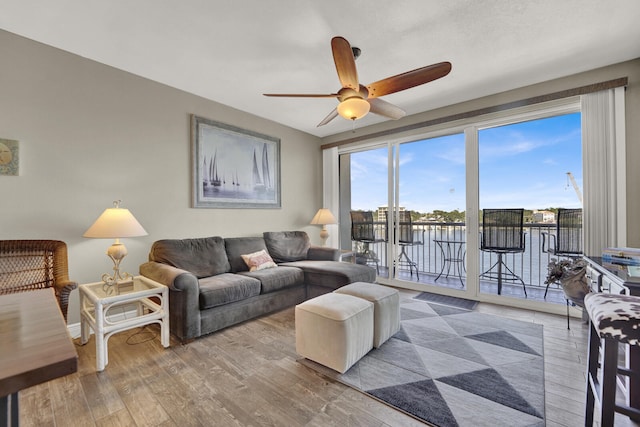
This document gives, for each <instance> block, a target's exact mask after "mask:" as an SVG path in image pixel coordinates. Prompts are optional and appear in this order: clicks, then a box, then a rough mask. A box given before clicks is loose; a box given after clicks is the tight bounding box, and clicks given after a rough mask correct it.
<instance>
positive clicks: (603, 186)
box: [580, 87, 627, 256]
mask: <svg viewBox="0 0 640 427" xmlns="http://www.w3.org/2000/svg"><path fill="white" fill-rule="evenodd" d="M580 102H581V111H582V145H583V159H582V162H583V165H582V167H583V171H584V183H583V187H584V188H583V193H584V206H583V229H584V253H585V255H589V256H601V255H602V249H604V248H606V247H620V246H626V240H627V239H626V232H627V219H626V159H625V125H624V118H625V111H624V87H618V88H614V89H609V90H605V91H601V92H594V93H590V94H586V95H581V97H580Z"/></svg>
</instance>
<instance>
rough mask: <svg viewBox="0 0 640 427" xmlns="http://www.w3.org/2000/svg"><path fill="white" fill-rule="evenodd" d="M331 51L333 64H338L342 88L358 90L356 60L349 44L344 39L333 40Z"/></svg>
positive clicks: (337, 68)
mask: <svg viewBox="0 0 640 427" xmlns="http://www.w3.org/2000/svg"><path fill="white" fill-rule="evenodd" d="M331 50H332V51H333V62H335V63H336V71H337V72H338V78H339V79H340V84H341V85H342V87H348V88H351V89H353V90H358V89H359V88H360V83H358V71H357V70H356V60H355V58H354V57H353V50H351V45H350V44H349V42H348V41H347V40H346V39H344V38H343V37H334V38H332V39H331Z"/></svg>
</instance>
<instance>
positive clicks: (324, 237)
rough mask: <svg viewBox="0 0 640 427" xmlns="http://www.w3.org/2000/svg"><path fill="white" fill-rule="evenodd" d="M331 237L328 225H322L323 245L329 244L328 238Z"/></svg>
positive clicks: (321, 237) (321, 236)
mask: <svg viewBox="0 0 640 427" xmlns="http://www.w3.org/2000/svg"><path fill="white" fill-rule="evenodd" d="M328 238H329V232H328V231H327V227H326V226H324V225H323V226H322V230H320V239H322V246H326V245H327V239H328Z"/></svg>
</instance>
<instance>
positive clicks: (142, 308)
mask: <svg viewBox="0 0 640 427" xmlns="http://www.w3.org/2000/svg"><path fill="white" fill-rule="evenodd" d="M78 289H79V291H80V342H81V343H82V344H83V345H84V344H86V343H87V341H88V340H89V334H90V328H91V329H93V332H94V333H95V335H96V369H97V370H98V371H103V370H104V368H105V366H106V365H107V364H108V363H109V354H108V348H107V342H108V341H109V338H110V337H111V336H112V335H113V334H115V333H118V332H122V331H126V330H128V329H132V328H137V327H140V326H144V325H149V324H152V323H158V324H160V340H161V342H162V346H163V347H165V348H167V347H169V289H168V288H167V287H166V286H164V285H162V284H160V283H157V282H154V281H153V280H151V279H148V278H146V277H143V276H135V277H134V278H133V283H132V284H131V282H129V284H128V285H127V286H124V287H120V288H118V287H116V286H107V285H105V284H104V282H96V283H87V284H83V285H80V286H78ZM133 305H135V308H136V310H135V312H134V311H133V310H131V313H132V314H133V315H132V316H128V317H127V316H125V317H122V316H119V315H118V314H120V313H117V314H116V313H113V311H112V310H113V309H115V308H118V307H123V306H133ZM126 314H127V315H129V314H130V313H129V312H126Z"/></svg>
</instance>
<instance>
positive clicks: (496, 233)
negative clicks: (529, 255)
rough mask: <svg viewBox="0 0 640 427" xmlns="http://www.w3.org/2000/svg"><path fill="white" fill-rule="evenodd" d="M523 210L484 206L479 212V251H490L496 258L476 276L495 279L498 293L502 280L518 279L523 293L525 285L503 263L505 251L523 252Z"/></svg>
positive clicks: (525, 294)
mask: <svg viewBox="0 0 640 427" xmlns="http://www.w3.org/2000/svg"><path fill="white" fill-rule="evenodd" d="M523 223H524V209H484V210H483V211H482V236H481V239H480V250H481V251H485V252H494V253H496V254H497V255H498V260H497V261H496V262H495V263H494V264H493V265H492V266H491V267H490V268H489V269H488V270H486V271H485V272H484V273H482V274H480V277H483V278H486V279H492V280H495V279H497V280H498V295H500V294H501V293H502V282H503V281H510V282H520V283H522V288H523V289H524V296H525V297H526V296H527V288H526V286H525V284H524V281H523V280H522V278H521V277H520V276H518V275H517V274H515V273H514V272H513V271H511V269H510V268H509V267H507V264H505V263H504V260H503V257H504V255H505V254H516V253H524V250H525V244H526V243H525V234H524V230H523V228H524V226H523Z"/></svg>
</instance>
